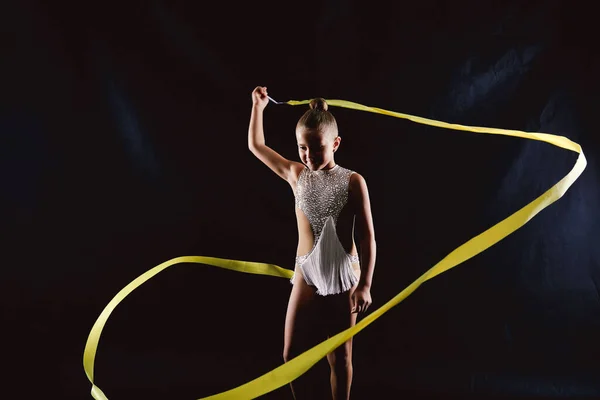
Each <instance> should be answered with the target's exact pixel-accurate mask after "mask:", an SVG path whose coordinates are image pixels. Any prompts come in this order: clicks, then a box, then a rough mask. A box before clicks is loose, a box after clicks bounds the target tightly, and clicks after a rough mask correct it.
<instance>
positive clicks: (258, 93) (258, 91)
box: [252, 86, 269, 110]
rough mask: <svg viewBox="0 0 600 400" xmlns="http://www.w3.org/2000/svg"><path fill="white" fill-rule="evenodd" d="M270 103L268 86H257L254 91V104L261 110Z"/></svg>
mask: <svg viewBox="0 0 600 400" xmlns="http://www.w3.org/2000/svg"><path fill="white" fill-rule="evenodd" d="M267 104H269V98H268V97H267V87H266V86H265V87H263V86H257V87H256V88H255V89H254V90H253V91H252V105H253V106H254V107H258V108H259V109H260V110H264V109H265V107H266V106H267Z"/></svg>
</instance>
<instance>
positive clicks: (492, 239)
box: [83, 100, 587, 400]
mask: <svg viewBox="0 0 600 400" xmlns="http://www.w3.org/2000/svg"><path fill="white" fill-rule="evenodd" d="M307 103H309V100H302V101H295V100H290V101H288V102H285V103H280V104H289V105H300V104H307ZM327 103H328V104H329V105H330V106H335V107H345V108H351V109H355V110H360V111H368V112H372V113H378V114H385V115H389V116H392V117H396V118H403V119H408V120H411V121H413V122H417V123H420V124H425V125H431V126H437V127H440V128H447V129H454V130H462V131H469V132H475V133H487V134H495V135H506V136H515V137H520V138H525V139H533V140H538V141H542V142H546V143H550V144H552V145H554V146H557V147H561V148H563V149H567V150H571V151H574V152H576V153H578V154H579V156H578V157H577V161H576V162H575V165H574V166H573V168H572V169H571V171H570V172H569V173H568V174H567V175H565V176H564V177H563V178H562V179H561V180H560V181H559V182H558V183H556V184H555V185H554V186H552V187H551V188H550V189H548V190H547V191H546V192H545V193H543V194H542V195H541V196H539V197H538V198H536V199H535V200H533V201H532V202H531V203H529V204H527V205H526V206H524V207H523V208H521V209H520V210H518V211H517V212H515V213H514V214H512V215H510V216H509V217H507V218H505V219H504V220H502V221H500V222H498V223H497V224H496V225H494V226H492V227H491V228H489V229H487V230H486V231H484V232H482V233H480V234H479V235H477V236H475V237H473V238H472V239H470V240H469V241H467V242H466V243H464V244H462V245H461V246H459V247H457V248H456V249H455V250H453V251H452V252H451V253H450V254H448V255H447V256H446V257H444V258H443V259H442V260H441V261H440V262H438V263H437V264H436V265H434V266H433V267H432V268H430V269H429V270H428V271H427V272H425V273H424V274H423V275H421V276H420V277H419V278H418V279H417V280H415V281H414V282H413V283H412V284H410V285H409V286H408V287H407V288H405V289H404V290H402V291H401V292H400V293H398V294H397V295H396V296H395V297H393V298H392V299H391V300H389V301H388V302H387V303H385V304H384V305H383V306H381V307H380V308H378V309H377V310H375V311H373V312H372V313H371V314H369V315H367V316H366V317H365V318H364V319H362V320H361V321H360V322H358V323H357V324H356V325H355V326H353V327H351V328H349V329H346V330H345V331H342V332H340V333H338V334H337V335H335V336H333V337H331V338H329V339H327V340H325V341H323V342H321V343H319V344H318V345H316V346H315V347H313V348H311V349H309V350H307V351H306V352H304V353H302V354H300V355H299V356H297V357H296V358H294V359H293V360H290V361H288V362H287V363H285V364H283V365H281V366H279V367H277V368H275V369H273V370H272V371H270V372H267V373H266V374H264V375H262V376H260V377H258V378H256V379H254V380H252V381H250V382H248V383H245V384H243V385H241V386H238V387H236V388H234V389H231V390H228V391H226V392H222V393H218V394H215V395H212V396H209V397H205V398H204V399H211V400H225V399H236V400H237V399H254V398H256V397H259V396H261V395H264V394H266V393H269V392H271V391H273V390H275V389H278V388H280V387H281V386H284V385H286V384H288V383H290V382H292V381H293V380H295V379H296V378H298V377H299V376H301V375H302V374H304V373H305V372H306V371H307V370H309V369H310V368H311V367H312V366H313V365H315V364H316V363H317V362H318V361H319V360H321V359H322V358H323V357H325V356H326V355H327V354H329V353H330V352H332V351H333V350H334V349H336V348H337V347H338V346H340V345H342V344H343V343H344V342H346V341H347V340H348V339H350V338H351V337H353V336H354V335H356V334H357V333H358V332H360V331H361V330H363V329H365V328H366V327H367V326H368V325H370V324H371V323H372V322H373V321H375V320H376V319H377V318H379V317H380V316H382V315H383V314H384V313H386V312H387V311H388V310H390V309H391V308H392V307H394V306H395V305H397V304H398V303H400V302H401V301H402V300H404V299H405V298H407V297H408V296H409V295H410V294H411V293H412V292H414V291H415V290H416V289H417V288H418V287H419V286H420V285H421V284H422V283H423V282H425V281H427V280H429V279H431V278H433V277H435V276H437V275H439V274H441V273H443V272H445V271H447V270H449V269H450V268H453V267H455V266H457V265H458V264H460V263H463V262H464V261H466V260H468V259H469V258H471V257H474V256H475V255H477V254H479V253H481V252H482V251H484V250H486V249H487V248H489V247H491V246H493V245H494V244H496V243H498V242H499V241H500V240H502V239H504V238H505V237H507V236H508V235H510V234H511V233H513V232H514V231H516V230H517V229H519V228H520V227H522V226H523V225H525V224H526V223H527V222H528V221H529V220H530V219H531V218H533V217H534V216H535V215H536V214H537V213H539V212H540V211H542V210H543V209H544V208H546V207H548V206H549V205H550V204H552V203H554V202H555V201H556V200H558V199H560V198H561V197H562V196H563V195H564V194H565V192H566V191H567V190H568V189H569V187H570V186H571V185H572V184H573V182H575V181H576V180H577V178H578V177H579V176H580V175H581V173H582V172H583V170H584V169H585V167H586V164H587V162H586V159H585V156H584V154H583V151H582V149H581V146H580V145H579V144H577V143H575V142H573V141H571V140H569V139H568V138H566V137H563V136H558V135H551V134H547V133H531V132H522V131H516V130H507V129H497V128H484V127H476V126H465V125H457V124H450V123H447V122H442V121H436V120H432V119H427V118H422V117H416V116H413V115H408V114H402V113H398V112H393V111H388V110H383V109H380V108H375V107H368V106H364V105H362V104H358V103H353V102H350V101H346V100H327ZM179 263H198V264H206V265H212V266H215V267H220V268H226V269H231V270H234V271H239V272H246V273H252V274H261V275H271V276H277V277H281V278H287V279H289V278H291V276H292V271H291V270H289V269H284V268H280V267H278V266H276V265H273V264H265V263H256V262H247V261H237V260H226V259H221V258H215V257H202V256H189V257H178V258H174V259H172V260H169V261H166V262H164V263H162V264H160V265H158V266H156V267H154V268H152V269H151V270H149V271H147V272H145V273H144V274H142V275H140V276H139V277H138V278H136V279H135V280H134V281H133V282H131V283H130V284H129V285H127V286H126V287H125V288H123V289H122V290H121V291H120V292H119V293H117V295H116V296H115V297H114V298H113V299H112V300H111V301H110V303H108V305H107V306H106V307H105V308H104V310H103V311H102V313H101V314H100V316H99V317H98V319H97V320H96V322H95V323H94V326H93V327H92V330H91V332H90V334H89V336H88V340H87V342H86V346H85V350H84V354H83V368H84V370H85V373H86V375H87V377H88V379H89V381H90V382H91V383H92V397H93V398H94V399H96V400H107V397H106V395H105V394H104V393H103V392H102V390H100V388H99V387H98V386H96V384H95V383H94V360H95V357H96V351H97V349H98V342H99V340H100V334H101V332H102V329H103V328H104V325H105V324H106V321H107V320H108V317H109V316H110V314H111V313H112V311H113V310H114V309H115V307H116V306H117V305H118V304H119V303H120V302H121V301H122V300H123V299H124V298H125V297H127V295H129V293H131V292H132V291H134V290H135V289H136V288H137V287H139V286H140V285H142V284H143V283H144V282H146V281H147V280H148V279H150V278H152V277H153V276H154V275H156V274H158V273H159V272H161V271H163V270H164V269H166V268H168V267H170V266H172V265H174V264H179Z"/></svg>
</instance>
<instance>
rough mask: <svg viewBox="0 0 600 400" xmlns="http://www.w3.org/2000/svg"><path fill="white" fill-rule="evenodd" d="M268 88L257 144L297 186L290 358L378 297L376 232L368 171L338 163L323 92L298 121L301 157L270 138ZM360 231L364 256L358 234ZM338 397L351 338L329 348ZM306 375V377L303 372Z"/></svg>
mask: <svg viewBox="0 0 600 400" xmlns="http://www.w3.org/2000/svg"><path fill="white" fill-rule="evenodd" d="M268 103H269V98H268V94H267V88H266V87H261V86H258V87H256V88H255V89H254V91H253V92H252V114H251V117H250V126H249V129H248V147H249V149H250V151H251V152H252V153H253V154H254V155H255V156H256V157H257V158H258V159H259V160H260V161H262V162H263V163H265V164H266V165H267V166H268V167H269V168H270V169H271V170H273V172H275V173H276V174H277V175H279V176H280V177H281V178H283V179H284V180H285V181H287V182H288V183H289V184H290V186H291V188H292V191H293V193H294V197H295V211H296V218H297V223H298V248H297V255H296V263H295V268H294V276H293V278H292V279H291V282H292V284H293V287H292V291H291V294H290V298H289V303H288V308H287V314H286V319H285V330H284V349H283V359H284V361H285V362H287V361H289V360H291V359H292V358H294V357H296V356H297V355H299V354H300V353H302V352H304V351H305V350H308V348H310V347H312V346H314V345H315V344H317V343H319V342H321V341H323V340H325V339H327V338H328V337H331V336H333V335H335V334H337V333H339V332H340V331H342V330H345V329H347V328H349V327H351V326H353V325H354V324H355V323H356V317H357V314H358V313H362V312H364V311H366V310H367V309H368V308H369V306H370V305H371V293H370V290H371V284H372V278H373V270H374V268H375V254H376V246H375V233H374V229H373V219H372V216H371V206H370V201H369V194H368V189H367V184H366V182H365V179H364V178H363V177H362V176H361V175H359V174H358V173H356V172H354V171H351V170H349V169H345V168H343V167H342V166H340V165H338V164H336V163H335V160H334V153H335V152H336V151H337V150H338V149H339V146H340V142H341V137H340V136H339V135H338V129H337V123H336V120H335V118H334V117H333V115H332V114H331V112H329V111H328V110H327V108H328V106H327V103H326V102H325V100H323V99H314V100H312V101H311V103H310V109H309V110H308V111H306V113H305V114H304V115H303V116H302V117H301V118H300V120H299V121H298V123H297V125H296V139H297V142H298V153H299V156H300V160H301V161H302V163H299V162H295V161H291V160H288V159H286V158H284V157H282V156H281V155H280V154H278V153H277V152H276V151H274V150H273V149H271V148H269V147H268V146H267V145H266V144H265V137H264V131H263V111H264V109H265V107H266V106H267V104H268ZM355 233H356V237H357V239H358V249H360V260H359V255H358V254H357V246H356V243H355V241H354V234H355ZM327 360H328V362H329V366H330V370H331V373H330V385H331V393H332V396H333V399H336V400H338V399H339V400H342V399H349V398H350V387H351V384H352V374H353V368H352V339H350V340H348V341H347V342H346V343H345V344H343V345H342V346H340V347H338V348H337V349H336V350H335V351H333V352H332V353H330V354H328V355H327ZM301 378H302V377H301ZM299 381H300V378H299V379H297V380H296V381H294V382H293V384H292V385H290V386H291V389H292V394H293V396H294V398H296V399H298V398H308V397H303V396H311V397H310V398H314V395H313V394H308V392H309V389H310V388H311V386H312V385H301V384H299Z"/></svg>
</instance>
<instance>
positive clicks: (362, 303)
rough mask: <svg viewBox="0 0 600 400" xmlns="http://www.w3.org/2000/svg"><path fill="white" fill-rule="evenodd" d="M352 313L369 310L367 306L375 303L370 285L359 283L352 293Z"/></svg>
mask: <svg viewBox="0 0 600 400" xmlns="http://www.w3.org/2000/svg"><path fill="white" fill-rule="evenodd" d="M351 300H352V310H351V312H352V313H359V312H365V311H367V308H369V306H370V305H371V303H373V300H372V299H371V290H370V289H369V288H368V287H365V286H361V285H358V287H357V288H356V290H355V291H354V293H352V299H351Z"/></svg>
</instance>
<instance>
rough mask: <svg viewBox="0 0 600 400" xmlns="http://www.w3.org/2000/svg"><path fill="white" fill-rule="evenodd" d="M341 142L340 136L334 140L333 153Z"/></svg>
mask: <svg viewBox="0 0 600 400" xmlns="http://www.w3.org/2000/svg"><path fill="white" fill-rule="evenodd" d="M341 142H342V138H341V136H338V137H336V138H335V140H334V141H333V151H336V150H337V148H338V147H339V146H340V143H341Z"/></svg>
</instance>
